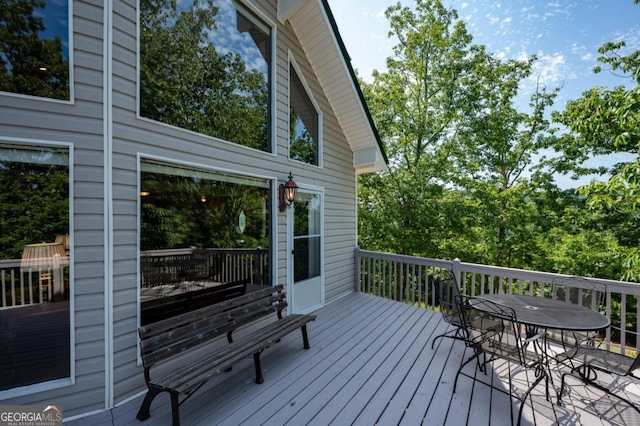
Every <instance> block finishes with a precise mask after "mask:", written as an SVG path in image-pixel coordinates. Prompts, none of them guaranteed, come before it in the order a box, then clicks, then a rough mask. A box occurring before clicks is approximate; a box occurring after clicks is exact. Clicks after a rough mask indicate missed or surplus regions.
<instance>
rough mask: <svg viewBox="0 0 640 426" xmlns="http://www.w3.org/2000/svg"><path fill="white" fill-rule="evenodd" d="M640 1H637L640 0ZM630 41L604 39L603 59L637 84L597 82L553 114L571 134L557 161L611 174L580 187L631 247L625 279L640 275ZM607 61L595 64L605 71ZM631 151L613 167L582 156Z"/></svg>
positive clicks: (636, 101)
mask: <svg viewBox="0 0 640 426" xmlns="http://www.w3.org/2000/svg"><path fill="white" fill-rule="evenodd" d="M636 3H638V1H636ZM625 46H626V44H625V42H624V41H619V42H616V43H605V44H604V45H603V46H602V47H601V48H600V49H599V53H600V57H599V58H598V60H599V62H601V63H602V64H603V65H606V66H609V67H610V68H611V71H612V72H621V73H622V74H623V75H624V76H625V77H626V78H628V79H629V80H630V81H631V82H633V86H632V87H625V86H618V87H614V88H612V89H609V88H605V87H594V88H592V89H590V90H588V91H586V92H584V93H583V95H582V97H580V98H579V99H576V100H574V101H571V102H569V103H568V104H567V106H566V108H565V110H564V111H563V112H561V113H557V114H555V115H554V120H556V121H557V122H558V123H561V124H563V125H564V126H566V127H567V128H568V130H569V133H568V134H567V135H565V136H564V137H563V138H561V139H559V140H558V142H557V144H556V145H555V146H554V147H555V148H556V150H557V151H558V152H560V153H561V154H562V155H561V156H560V157H559V159H558V162H561V163H562V164H564V165H571V164H572V163H574V162H575V167H565V168H564V169H563V171H564V172H566V173H576V174H577V175H584V174H587V173H594V172H595V173H600V174H605V173H609V174H610V177H609V179H608V180H607V181H593V182H592V183H591V184H589V185H586V186H584V187H582V188H581V189H580V193H581V194H582V195H584V196H585V197H587V203H588V206H589V207H590V208H592V209H594V210H595V211H597V212H599V213H601V214H602V215H603V216H606V220H607V222H608V223H609V224H611V225H612V226H613V229H614V232H615V235H616V237H617V239H618V240H619V241H620V242H621V243H622V244H623V245H624V247H626V248H627V253H626V255H625V257H624V261H623V265H624V273H623V275H622V277H621V278H622V279H625V280H634V281H637V280H640V251H639V250H638V248H637V247H638V243H639V242H640V226H639V225H640V223H639V219H640V210H639V209H638V207H639V206H638V194H639V193H640V161H639V159H638V154H639V153H640V50H636V51H633V52H631V53H629V54H624V53H623V52H624V49H625ZM602 69H603V68H602V66H598V67H596V68H595V69H594V71H595V72H596V73H599V72H601V71H602ZM612 153H626V154H630V155H631V156H632V160H631V161H627V162H622V163H619V164H615V165H614V166H612V167H610V168H605V167H600V168H597V169H590V168H587V167H584V166H583V165H582V164H583V161H584V160H585V159H587V158H589V157H591V156H597V155H604V154H612Z"/></svg>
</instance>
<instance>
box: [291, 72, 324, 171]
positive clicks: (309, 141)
mask: <svg viewBox="0 0 640 426" xmlns="http://www.w3.org/2000/svg"><path fill="white" fill-rule="evenodd" d="M289 75H290V78H291V88H290V99H289V103H290V107H289V126H290V127H291V128H290V135H289V157H291V158H292V159H294V160H298V161H303V162H305V163H309V164H316V165H317V164H318V113H317V112H316V109H315V107H314V106H313V103H312V102H311V99H310V98H309V95H308V93H307V91H306V90H305V88H304V85H303V84H302V81H300V78H299V77H298V74H297V73H296V71H295V69H294V68H293V66H291V65H289Z"/></svg>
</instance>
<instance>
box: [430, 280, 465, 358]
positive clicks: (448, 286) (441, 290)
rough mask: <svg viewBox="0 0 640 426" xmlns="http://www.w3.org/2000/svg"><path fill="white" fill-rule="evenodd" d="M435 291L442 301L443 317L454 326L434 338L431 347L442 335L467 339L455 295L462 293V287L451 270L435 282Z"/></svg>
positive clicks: (456, 338) (441, 311)
mask: <svg viewBox="0 0 640 426" xmlns="http://www.w3.org/2000/svg"><path fill="white" fill-rule="evenodd" d="M433 291H434V292H435V293H434V294H436V295H437V297H438V300H439V302H440V313H441V314H442V319H444V320H445V321H446V322H447V323H449V324H450V325H452V326H453V327H454V328H453V329H452V330H449V331H447V332H445V333H442V334H440V335H438V336H436V337H434V338H433V340H432V341H431V349H433V348H434V345H435V343H436V340H438V339H440V338H441V337H448V338H450V339H455V340H466V339H467V335H466V330H465V327H464V326H463V325H462V316H461V315H460V312H459V309H458V305H457V304H456V300H455V297H456V296H458V295H460V287H458V280H456V276H455V274H454V273H453V271H451V270H446V271H444V272H443V273H442V275H441V276H440V277H439V278H437V279H435V280H434V282H433Z"/></svg>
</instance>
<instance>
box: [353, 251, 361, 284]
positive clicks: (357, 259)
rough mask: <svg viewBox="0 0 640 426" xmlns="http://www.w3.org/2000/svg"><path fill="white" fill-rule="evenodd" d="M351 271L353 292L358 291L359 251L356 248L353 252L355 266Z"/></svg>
mask: <svg viewBox="0 0 640 426" xmlns="http://www.w3.org/2000/svg"><path fill="white" fill-rule="evenodd" d="M353 269H354V271H353V273H354V277H353V278H354V280H355V282H354V287H355V291H360V249H359V248H358V247H356V250H355V265H354V268H353Z"/></svg>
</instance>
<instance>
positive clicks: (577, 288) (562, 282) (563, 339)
mask: <svg viewBox="0 0 640 426" xmlns="http://www.w3.org/2000/svg"><path fill="white" fill-rule="evenodd" d="M606 295H607V287H606V285H604V284H602V283H599V282H595V281H593V280H590V279H588V278H585V277H574V276H571V277H556V278H554V279H553V280H552V282H551V291H550V293H549V294H548V295H547V296H548V298H550V299H555V300H562V301H565V302H568V303H573V304H577V305H581V306H584V307H585V308H589V309H592V310H594V311H597V312H600V313H602V314H603V315H605V314H606V305H605V300H606ZM547 339H548V340H549V341H554V342H556V343H560V344H561V345H562V347H563V349H564V350H566V349H568V348H569V347H570V346H575V345H585V344H586V345H590V346H599V345H600V343H601V340H600V339H599V334H598V332H597V331H589V332H587V331H564V332H563V331H555V330H547Z"/></svg>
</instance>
